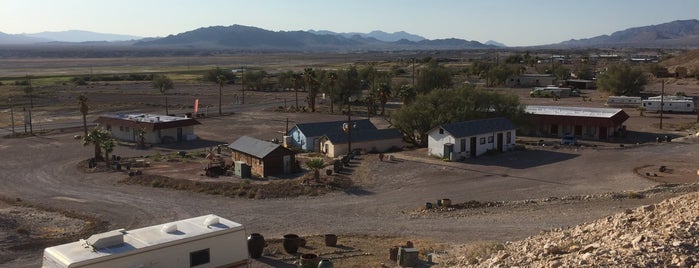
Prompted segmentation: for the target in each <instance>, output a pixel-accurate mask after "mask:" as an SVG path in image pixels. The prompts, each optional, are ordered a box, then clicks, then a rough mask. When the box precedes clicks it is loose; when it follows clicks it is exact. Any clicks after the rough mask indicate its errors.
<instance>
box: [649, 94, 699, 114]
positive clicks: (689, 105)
mask: <svg viewBox="0 0 699 268" xmlns="http://www.w3.org/2000/svg"><path fill="white" fill-rule="evenodd" d="M661 103H662V107H663V109H662V110H663V112H668V113H673V112H674V113H692V112H694V111H695V106H694V99H692V98H691V97H684V96H663V97H661V96H656V97H650V98H648V99H647V100H643V108H645V109H646V111H648V112H660V106H661Z"/></svg>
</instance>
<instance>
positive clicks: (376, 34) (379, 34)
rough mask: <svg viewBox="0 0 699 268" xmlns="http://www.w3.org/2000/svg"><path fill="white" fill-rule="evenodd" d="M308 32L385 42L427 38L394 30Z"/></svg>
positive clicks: (416, 40)
mask: <svg viewBox="0 0 699 268" xmlns="http://www.w3.org/2000/svg"><path fill="white" fill-rule="evenodd" d="M307 32H309V33H312V34H318V35H324V34H329V35H339V36H342V37H345V38H352V37H353V36H355V35H358V36H361V37H364V38H375V39H376V40H379V41H384V42H396V41H398V40H401V39H405V40H408V41H413V42H418V41H422V40H426V39H427V38H424V37H422V36H419V35H416V34H411V33H406V32H404V31H400V32H394V33H387V32H384V31H372V32H370V33H357V32H352V33H336V32H332V31H324V30H321V31H314V30H308V31H307Z"/></svg>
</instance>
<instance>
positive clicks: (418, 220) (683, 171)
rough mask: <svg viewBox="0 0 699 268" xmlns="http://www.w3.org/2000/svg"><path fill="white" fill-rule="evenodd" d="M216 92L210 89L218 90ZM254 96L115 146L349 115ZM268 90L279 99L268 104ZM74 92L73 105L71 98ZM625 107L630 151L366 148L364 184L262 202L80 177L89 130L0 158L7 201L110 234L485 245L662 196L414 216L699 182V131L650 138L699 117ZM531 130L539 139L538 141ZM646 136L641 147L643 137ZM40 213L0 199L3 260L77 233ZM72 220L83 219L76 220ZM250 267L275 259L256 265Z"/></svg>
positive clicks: (20, 145)
mask: <svg viewBox="0 0 699 268" xmlns="http://www.w3.org/2000/svg"><path fill="white" fill-rule="evenodd" d="M141 87H142V88H141V89H140V90H144V89H143V88H145V87H144V86H143V85H141ZM194 87H196V86H187V87H183V88H182V87H178V89H177V90H175V91H174V92H173V93H174V94H176V95H177V96H178V97H173V98H172V99H171V101H172V102H171V104H172V103H178V102H180V103H181V104H183V105H186V103H188V99H190V98H191V96H189V95H186V94H188V93H187V90H192V89H193V88H194ZM208 87H209V88H210V89H211V88H214V86H212V85H209V86H208ZM696 88H697V87H696V85H690V88H683V89H680V90H683V91H685V92H687V93H688V94H691V95H696V94H697V93H698V92H699V90H697V89H696ZM129 90H130V89H129ZM134 90H135V89H134ZM149 90H150V89H149ZM507 90H511V91H513V92H515V93H516V94H518V95H520V96H522V98H523V99H522V101H523V102H524V103H530V104H543V105H589V106H593V107H603V105H602V100H603V98H602V97H600V96H599V95H598V94H597V93H595V92H588V94H591V95H592V97H591V98H592V99H593V100H594V101H593V102H586V103H582V102H581V100H580V99H579V98H570V99H561V100H560V101H557V102H554V101H553V100H550V99H531V98H528V97H526V94H527V92H528V90H527V89H507ZM651 90H653V88H652V87H651ZM673 90H677V89H673ZM207 92H208V93H206V94H207V96H206V97H205V98H209V100H212V99H211V98H212V96H213V94H214V93H215V91H214V90H209V91H207ZM74 93H75V92H72V93H69V95H70V94H74ZM131 93H132V92H130V91H127V90H125V89H124V88H121V89H116V88H115V89H114V90H113V92H111V93H110V92H108V94H106V95H104V96H99V95H98V96H91V99H92V100H103V101H105V102H106V101H108V100H109V99H114V98H116V97H117V96H131V95H129V94H131ZM670 93H672V92H670ZM249 94H250V95H249V96H248V95H246V105H240V106H236V107H235V109H233V110H232V111H233V112H234V114H232V115H228V116H222V117H211V118H206V119H202V120H201V121H202V125H201V126H198V127H197V129H196V132H197V134H198V135H199V136H200V138H201V139H200V140H199V141H198V142H196V143H192V144H187V145H184V144H180V145H175V146H167V147H153V148H150V149H148V150H136V149H131V148H129V147H125V146H119V147H117V148H116V149H115V153H116V154H118V155H121V156H125V157H128V156H141V155H148V154H152V153H155V152H161V153H168V152H174V151H178V150H200V149H202V148H205V147H206V146H211V145H215V144H220V143H228V142H232V141H233V140H235V139H236V138H237V137H238V136H240V135H251V136H255V137H259V138H263V139H271V138H278V136H279V134H278V131H281V130H283V129H284V127H285V120H286V119H287V118H288V119H289V120H290V121H291V122H292V123H293V122H309V121H320V120H341V119H343V118H344V117H343V116H340V115H323V114H309V113H300V114H289V113H275V112H271V110H272V109H273V108H274V107H276V106H278V105H280V104H279V103H278V102H279V101H284V100H288V101H291V100H292V99H293V97H292V96H293V93H288V92H285V93H258V92H250V93H249ZM138 96H139V97H138V99H139V100H140V101H142V102H144V103H151V102H153V103H159V102H160V97H161V96H159V95H157V94H147V95H138ZM228 97H231V96H228ZM178 98H179V101H178ZM205 98H204V99H205ZM248 98H249V99H248ZM146 99H147V100H146ZM270 99H274V100H276V102H274V103H271V102H269V100H270ZM265 100H266V101H265ZM64 101H65V102H66V103H68V102H70V103H71V105H73V104H72V100H71V99H70V98H68V97H66V98H64ZM64 106H65V107H62V109H60V110H59V111H47V112H45V114H46V118H50V116H49V115H50V114H51V113H54V114H61V115H64V114H69V115H68V116H66V117H70V118H71V119H76V118H79V116H78V115H77V113H75V108H74V107H73V106H70V105H67V104H65V103H64ZM69 106H70V107H69ZM121 107H123V106H118V105H117V106H114V107H113V106H110V105H105V107H102V108H101V109H102V110H101V111H109V110H112V109H120V108H121ZM149 107H150V108H149V109H151V108H152V109H151V110H153V111H156V112H162V110H161V108H160V107H155V106H149ZM183 109H184V108H183ZM67 111H72V112H71V113H68V112H67ZM627 113H628V114H629V115H631V118H630V119H629V120H628V121H627V125H628V129H629V130H631V131H632V133H631V134H632V136H631V137H630V138H629V140H626V141H617V143H621V142H623V144H624V145H625V147H623V148H622V147H619V145H618V144H617V143H595V142H586V141H585V143H586V144H587V145H588V146H586V147H584V148H557V147H552V146H546V147H541V146H534V147H529V148H528V149H527V150H525V151H517V152H511V153H506V154H501V155H496V156H488V157H481V158H478V159H470V160H467V161H466V162H463V163H451V162H444V161H440V160H435V159H432V158H429V157H427V156H426V153H425V151H424V149H423V150H413V151H404V152H400V153H396V154H395V160H394V161H390V162H389V161H384V162H382V161H378V157H377V156H376V155H365V156H362V157H361V159H359V160H357V161H355V162H354V163H353V167H352V176H353V179H354V180H355V182H356V183H357V184H358V185H360V186H361V188H358V189H353V190H350V191H345V192H334V193H331V194H327V195H323V196H315V197H307V196H303V197H297V198H290V199H265V200H250V199H242V198H226V197H222V196H214V195H206V194H199V193H191V192H185V191H176V190H169V189H156V188H148V187H141V186H136V185H124V184H120V183H118V181H119V180H120V179H121V178H123V177H124V176H125V174H124V173H121V172H110V173H84V172H82V171H80V170H79V169H78V168H77V164H78V163H79V162H80V161H83V160H85V159H87V158H88V157H90V156H91V154H92V148H91V147H83V146H82V145H80V143H79V141H78V140H75V139H74V138H73V135H75V134H79V133H80V131H79V130H76V129H73V130H71V131H67V132H60V131H54V132H52V133H48V134H46V135H40V136H32V137H26V138H2V139H0V157H2V159H3V160H2V161H0V178H2V180H3V184H2V187H0V197H2V198H4V200H10V201H12V200H16V199H17V198H20V199H21V200H22V202H21V203H22V204H29V205H32V206H36V207H46V208H52V209H55V210H60V211H67V212H74V213H77V214H81V215H85V216H86V217H88V218H90V217H92V218H96V219H99V220H102V221H105V222H106V223H105V226H104V229H105V230H112V229H117V228H126V229H132V228H138V227H143V226H148V225H154V224H159V223H163V222H167V221H172V220H179V219H183V218H189V217H194V216H199V215H203V214H208V213H214V214H218V215H220V216H223V217H226V218H229V219H231V220H233V221H236V222H240V223H242V224H243V225H244V226H245V227H246V229H247V231H248V232H259V233H262V234H263V235H264V236H265V237H266V238H280V237H281V236H282V235H283V234H285V233H297V234H300V235H304V236H306V235H317V234H324V233H335V234H339V235H379V236H396V237H405V238H407V239H414V240H418V239H423V240H424V239H428V240H432V241H435V242H439V243H446V244H450V245H460V244H467V243H471V242H475V241H482V240H495V241H506V240H518V239H522V238H525V237H527V236H530V235H534V234H537V233H539V232H540V231H541V230H546V229H550V228H555V227H563V226H569V225H575V224H579V223H582V222H586V221H591V220H594V219H598V218H601V217H604V216H607V215H611V214H614V213H617V212H620V211H624V210H625V209H626V208H631V207H637V206H639V205H644V204H650V203H655V202H657V201H658V200H659V199H660V198H664V197H665V196H662V197H657V198H646V199H633V200H628V199H618V200H617V199H615V200H612V199H599V200H595V201H594V202H587V201H585V202H570V203H560V204H555V205H550V206H536V207H524V208H508V207H505V208H498V209H496V210H483V213H466V214H463V216H449V215H440V216H429V217H424V216H419V217H416V216H415V212H416V211H419V209H420V208H421V207H424V205H425V203H426V202H432V203H434V202H435V201H436V200H437V199H441V198H450V199H451V200H452V202H453V203H462V202H467V201H469V200H477V201H517V200H528V199H542V198H548V197H564V196H571V195H592V194H597V193H604V192H622V191H641V190H643V189H647V188H650V187H653V186H655V185H657V184H658V183H660V182H675V181H679V182H683V183H693V182H696V181H697V180H696V178H697V175H696V174H697V173H696V167H694V166H693V165H692V163H690V161H687V159H696V158H697V156H698V155H699V150H698V149H699V145H698V143H696V141H695V140H694V139H682V140H680V139H677V141H676V142H672V143H661V144H657V143H654V142H649V141H654V140H655V137H656V136H657V135H672V136H673V137H685V136H687V134H689V133H690V132H689V131H684V130H679V129H678V128H677V127H676V126H678V125H680V124H684V123H687V122H694V120H695V118H696V115H666V117H665V124H666V128H665V129H664V130H658V128H657V125H655V124H656V122H657V120H658V117H657V115H654V114H650V115H647V116H645V117H640V116H638V112H637V111H634V110H633V109H628V110H627ZM37 114H40V113H37ZM372 120H374V121H375V122H376V123H377V125H380V126H386V125H387V124H386V122H383V121H382V120H381V119H378V118H373V119H372ZM525 139H527V138H525ZM528 139H530V140H532V141H535V140H538V139H539V138H528ZM551 141H552V142H555V140H551ZM636 142H640V143H642V144H641V145H636ZM593 146H596V147H593ZM661 165H665V166H667V167H668V168H669V169H670V170H672V173H660V174H659V176H658V177H653V176H650V177H649V176H645V173H657V172H655V171H656V170H657V167H659V166H661ZM669 195H672V193H670V194H669ZM40 211H43V210H36V209H32V208H25V207H22V206H14V205H12V204H10V203H8V202H0V223H3V224H0V227H1V228H0V246H2V249H0V266H2V267H39V266H40V263H41V250H40V249H27V250H10V249H9V247H11V245H16V244H17V243H18V242H17V241H19V240H18V239H28V238H31V237H30V236H31V234H32V233H33V232H36V233H37V234H42V235H47V236H49V237H50V236H51V234H53V235H54V236H60V235H56V234H58V233H63V234H66V233H71V232H77V230H69V229H65V230H62V231H59V230H56V229H53V232H51V230H45V229H44V228H58V229H60V228H63V227H61V226H66V224H64V223H71V222H72V221H73V220H74V219H71V218H62V217H60V216H57V215H55V214H44V215H43V216H42V217H47V218H51V219H52V220H55V221H41V220H37V219H43V218H40V217H36V216H34V215H35V214H36V213H39V212H40ZM47 215H48V216H47ZM459 215H461V214H459ZM28 219H34V220H28ZM68 225H71V224H68ZM74 225H77V226H79V224H78V223H76V224H74ZM22 226H30V227H22ZM20 227H22V228H26V230H29V235H27V234H23V233H24V232H25V231H22V230H19V229H18V228H20ZM41 230H44V231H41ZM28 236H29V237H28ZM385 251H387V250H384V249H383V248H382V249H381V250H379V251H377V252H375V254H376V255H377V256H378V255H384V254H386V252H385ZM254 266H255V267H269V266H271V265H270V264H266V263H258V262H256V263H255V264H254ZM437 266H438V265H437Z"/></svg>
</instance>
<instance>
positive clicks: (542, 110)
mask: <svg viewBox="0 0 699 268" xmlns="http://www.w3.org/2000/svg"><path fill="white" fill-rule="evenodd" d="M524 112H526V113H530V114H535V115H555V116H577V117H597V118H612V117H613V116H614V115H616V114H618V113H619V112H623V110H622V109H614V108H589V107H564V106H537V105H529V106H527V107H526V108H524Z"/></svg>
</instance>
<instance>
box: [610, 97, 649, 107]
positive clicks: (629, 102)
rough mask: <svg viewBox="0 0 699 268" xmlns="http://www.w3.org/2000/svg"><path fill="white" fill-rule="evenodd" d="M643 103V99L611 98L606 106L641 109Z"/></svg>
mask: <svg viewBox="0 0 699 268" xmlns="http://www.w3.org/2000/svg"><path fill="white" fill-rule="evenodd" d="M642 103H643V101H642V99H641V97H630V96H609V97H608V98H607V103H605V105H607V106H609V107H639V106H641V104H642Z"/></svg>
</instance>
